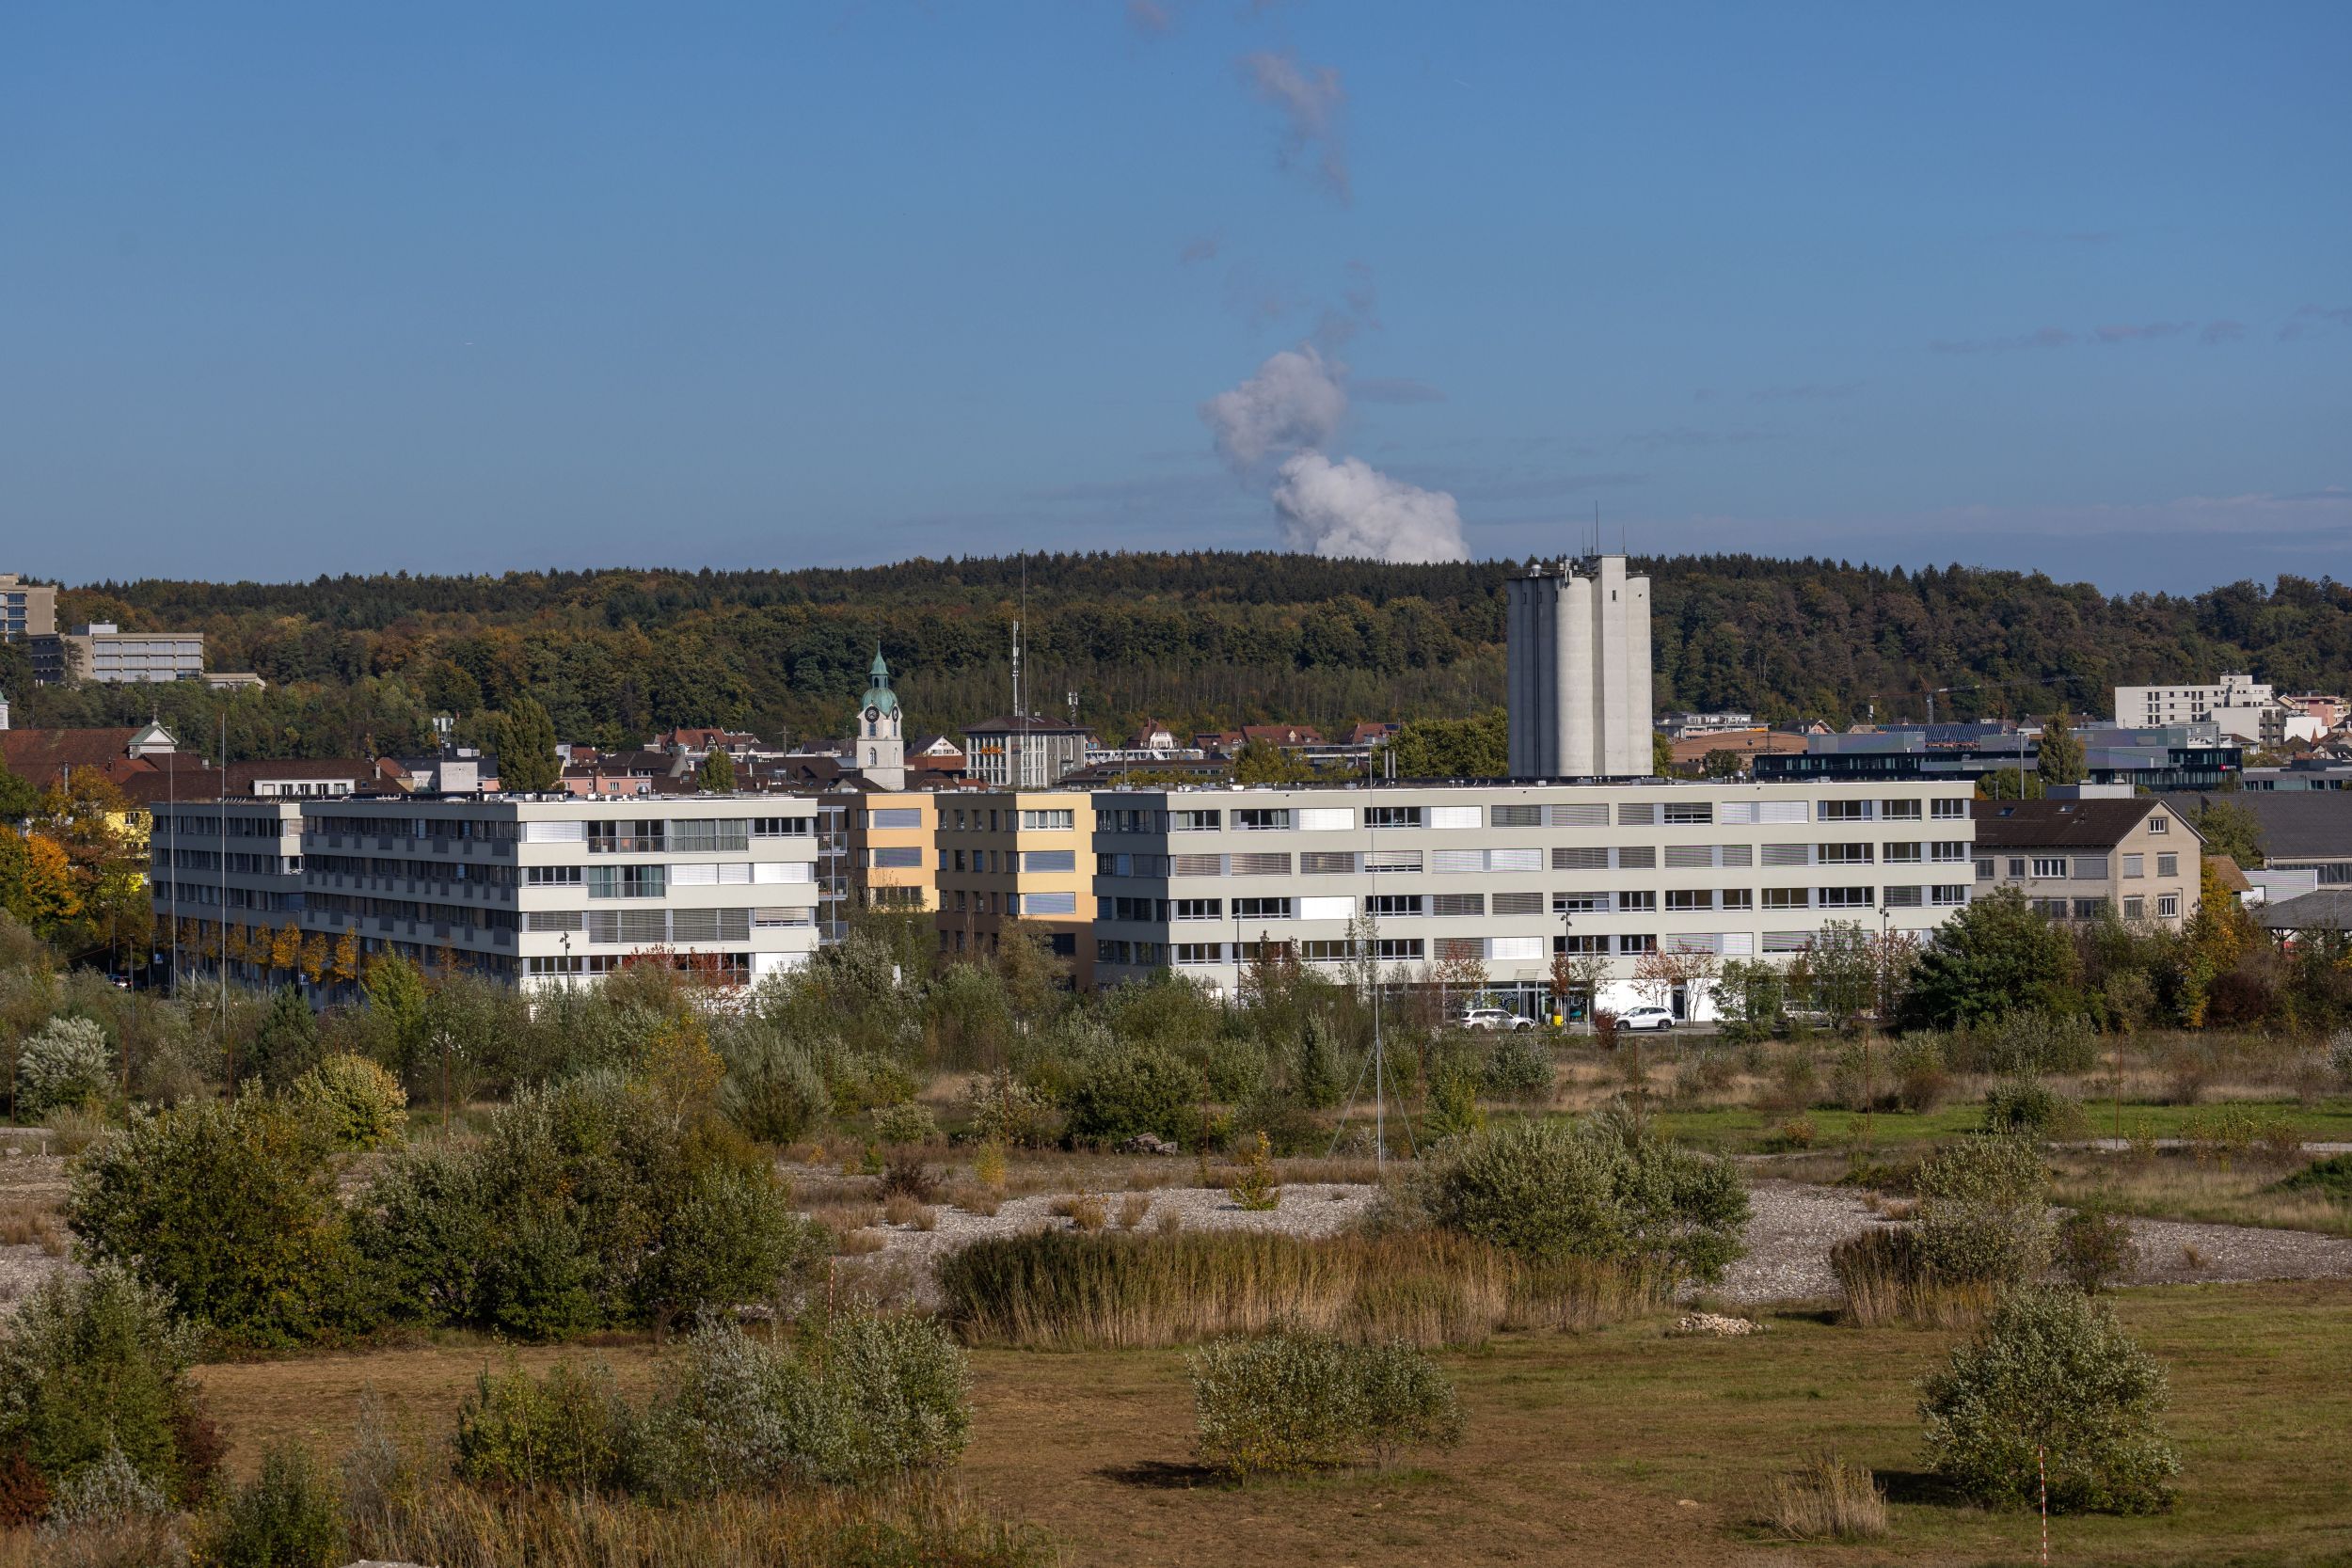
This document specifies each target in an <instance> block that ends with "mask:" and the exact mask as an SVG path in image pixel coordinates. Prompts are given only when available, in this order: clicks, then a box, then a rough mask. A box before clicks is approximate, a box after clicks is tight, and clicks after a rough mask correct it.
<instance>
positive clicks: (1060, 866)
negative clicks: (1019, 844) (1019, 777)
mask: <svg viewBox="0 0 2352 1568" xmlns="http://www.w3.org/2000/svg"><path fill="white" fill-rule="evenodd" d="M877 853H880V851H877ZM1021 869H1022V870H1024V871H1039V872H1045V871H1075V870H1077V869H1078V851H1076V850H1075V849H1024V850H1022V851H1021Z"/></svg>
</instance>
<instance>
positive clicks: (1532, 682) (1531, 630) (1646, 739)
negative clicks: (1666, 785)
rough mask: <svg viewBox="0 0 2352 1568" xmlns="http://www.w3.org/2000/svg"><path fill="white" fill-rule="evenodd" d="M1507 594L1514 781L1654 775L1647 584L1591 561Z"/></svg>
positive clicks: (1558, 565)
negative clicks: (1651, 737)
mask: <svg viewBox="0 0 2352 1568" xmlns="http://www.w3.org/2000/svg"><path fill="white" fill-rule="evenodd" d="M1504 593H1505V615H1506V617H1507V619H1506V624H1505V635H1506V639H1507V641H1508V644H1509V647H1508V655H1507V664H1506V684H1505V696H1506V701H1507V705H1508V707H1509V712H1510V724H1511V741H1510V757H1509V762H1510V768H1511V776H1512V777H1513V778H1515V779H1589V778H1610V779H1629V778H1641V777H1646V776H1647V775H1648V774H1650V773H1651V772H1652V771H1653V770H1654V769H1653V768H1652V764H1651V750H1650V649H1649V578H1636V577H1628V576H1627V575H1626V562H1625V557H1623V556H1621V555H1601V556H1586V557H1584V558H1583V559H1582V560H1581V561H1571V560H1566V559H1562V560H1560V561H1555V562H1539V563H1538V564H1536V565H1535V566H1534V567H1532V568H1530V569H1529V571H1528V574H1527V575H1526V576H1525V577H1519V578H1511V579H1510V581H1509V582H1507V583H1505V584H1504Z"/></svg>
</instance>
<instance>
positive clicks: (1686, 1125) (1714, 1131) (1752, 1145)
mask: <svg viewBox="0 0 2352 1568" xmlns="http://www.w3.org/2000/svg"><path fill="white" fill-rule="evenodd" d="M1653 1103H1655V1102H1653ZM2245 1103H2246V1104H2247V1105H2248V1106H2249V1109H2252V1110H2254V1111H2255V1112H2257V1113H2258V1114H2260V1115H2263V1116H2276V1117H2280V1118H2281V1119H2283V1120H2284V1121H2285V1122H2286V1124H2287V1125H2288V1126H2290V1127H2292V1128H2294V1129H2295V1130H2296V1132H2299V1133H2301V1134H2302V1137H2303V1141H2304V1142H2306V1143H2352V1100H2342V1099H2338V1100H2328V1101H2320V1102H2319V1103H2317V1104H2313V1105H2302V1104H2298V1103H2296V1101H2291V1100H2284V1101H2246V1102H2245ZM2199 1110H2200V1107H2197V1106H2193V1105H2151V1104H2136V1103H2134V1102H2133V1101H2128V1100H2127V1101H2124V1102H2123V1129H2124V1131H2125V1132H2127V1133H2128V1132H2137V1131H2138V1130H2140V1129H2143V1128H2144V1129H2146V1130H2148V1131H2150V1132H2153V1133H2154V1135H2155V1136H2157V1137H2159V1138H2175V1137H2178V1136H2180V1134H2181V1128H2182V1124H2183V1122H2184V1121H2185V1119H2186V1118H2188V1117H2193V1116H2196V1115H2197V1114H2198V1112H2199ZM2083 1111H2084V1114H2085V1116H2086V1117H2088V1118H2089V1122H2090V1127H2089V1134H2090V1136H2093V1137H2106V1136H2109V1135H2111V1134H2112V1133H2113V1132H2114V1131H2115V1128H2114V1117H2113V1112H2112V1111H2111V1110H2110V1108H2109V1106H2108V1104H2107V1102H2106V1101H2101V1100H2098V1099H2096V1098H2092V1099H2088V1100H2086V1101H2084V1103H2083ZM1804 1117H1805V1119H1806V1120H1808V1121H1810V1122H1811V1123H1812V1124H1813V1129H1814V1133H1815V1138H1814V1144H1813V1147H1814V1148H1840V1147H1844V1146H1847V1145H1851V1144H1857V1143H1859V1142H1860V1141H1861V1139H1862V1117H1861V1115H1860V1113H1858V1112H1854V1111H1827V1110H1812V1111H1807V1112H1805V1113H1804ZM1788 1119H1789V1118H1788V1117H1786V1116H1772V1115H1768V1114H1767V1113H1765V1112H1763V1111H1759V1110H1756V1109H1754V1108H1753V1107H1749V1106H1714V1107H1708V1108H1706V1109H1701V1110H1678V1109H1676V1108H1674V1107H1671V1106H1664V1105H1661V1106H1659V1108H1658V1111H1657V1123H1658V1130H1659V1131H1660V1132H1663V1133H1664V1134H1666V1135H1667V1136H1668V1137H1671V1138H1678V1139H1680V1140H1682V1141H1683V1142H1685V1143H1688V1144H1692V1145H1694V1146H1696V1147H1698V1148H1714V1149H1720V1150H1723V1151H1724V1152H1726V1153H1735V1154H1744V1153H1753V1152H1756V1151H1757V1150H1760V1149H1762V1148H1765V1147H1766V1146H1767V1145H1768V1144H1770V1143H1771V1142H1772V1137H1773V1134H1774V1133H1775V1132H1777V1131H1778V1129H1779V1128H1780V1126H1781V1124H1782V1123H1783V1122H1785V1121H1788ZM1870 1122H1871V1126H1870V1137H1871V1141H1872V1142H1873V1143H1876V1144H1881V1145H1901V1144H1908V1143H1921V1142H1925V1141H1928V1140H1930V1139H1934V1138H1948V1137H1953V1136H1955V1135H1957V1134H1959V1133H1962V1132H1974V1131H1975V1130H1976V1129H1978V1128H1979V1127H1981V1126H1982V1125H1983V1124H1984V1108H1983V1107H1982V1106H1981V1105H1978V1104H1973V1103H1971V1104H1954V1105H1947V1106H1944V1107H1943V1108H1941V1109H1940V1110H1935V1111H1929V1112H1926V1113H1924V1114H1919V1115H1913V1114H1911V1113H1907V1112H1900V1111H1881V1112H1879V1113H1878V1114H1877V1115H1876V1116H1874V1117H1871V1118H1870Z"/></svg>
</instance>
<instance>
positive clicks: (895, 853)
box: [874, 844, 923, 871]
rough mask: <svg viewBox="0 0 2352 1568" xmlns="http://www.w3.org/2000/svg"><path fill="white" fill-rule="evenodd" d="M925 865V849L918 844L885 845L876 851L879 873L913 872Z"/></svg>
mask: <svg viewBox="0 0 2352 1568" xmlns="http://www.w3.org/2000/svg"><path fill="white" fill-rule="evenodd" d="M922 863H923V847H922V846H921V845H918V844H908V845H888V844H885V845H883V846H882V847H880V848H877V849H876V850H875V851H874V869H875V870H877V871H911V870H913V869H914V868H915V867H917V866H919V865H921V864H922Z"/></svg>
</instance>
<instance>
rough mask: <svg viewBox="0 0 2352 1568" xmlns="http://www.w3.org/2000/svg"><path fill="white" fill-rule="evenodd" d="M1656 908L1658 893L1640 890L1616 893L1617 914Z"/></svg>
mask: <svg viewBox="0 0 2352 1568" xmlns="http://www.w3.org/2000/svg"><path fill="white" fill-rule="evenodd" d="M1657 908H1658V895H1656V894H1655V893H1650V892H1647V891H1641V892H1629V893H1620V894H1618V895H1617V912H1618V913H1619V914H1630V913H1634V912H1636V911H1639V912H1643V913H1647V912H1648V911H1653V910H1655V909H1657Z"/></svg>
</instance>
